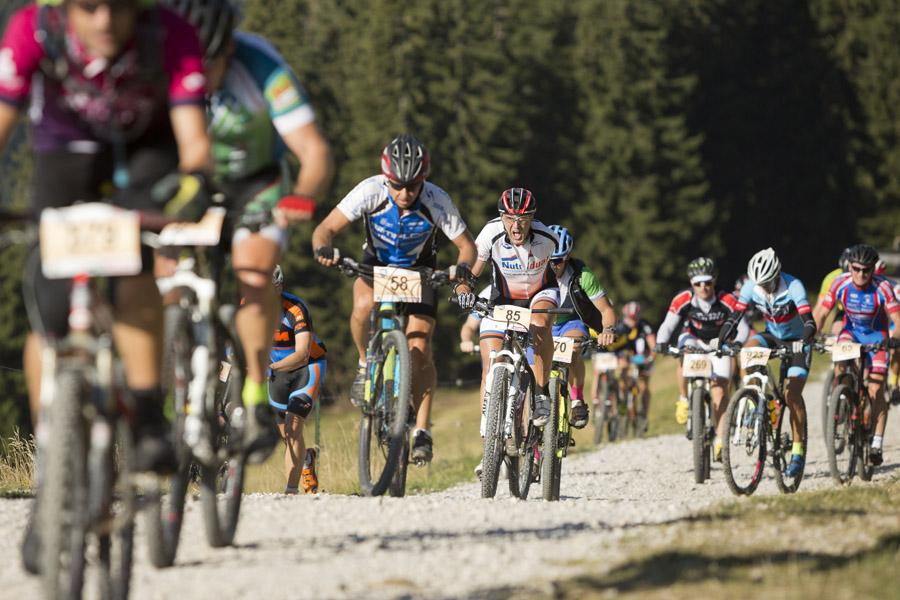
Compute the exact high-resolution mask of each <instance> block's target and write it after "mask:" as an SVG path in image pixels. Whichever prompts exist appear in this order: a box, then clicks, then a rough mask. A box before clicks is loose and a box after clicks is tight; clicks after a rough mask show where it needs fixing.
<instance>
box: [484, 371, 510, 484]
mask: <svg viewBox="0 0 900 600" xmlns="http://www.w3.org/2000/svg"><path fill="white" fill-rule="evenodd" d="M508 393H509V371H507V370H506V369H504V368H498V369H496V370H495V372H494V380H493V382H492V384H491V393H490V394H488V397H487V407H486V408H485V410H486V413H485V418H486V420H487V421H486V422H487V425H486V427H485V431H484V441H483V442H484V452H483V457H482V469H483V470H482V472H481V497H482V498H493V497H494V496H495V495H496V494H497V482H498V480H499V478H500V463H501V461H502V460H503V451H504V440H503V420H504V413H505V412H506V410H505V409H506V397H507V394H508Z"/></svg>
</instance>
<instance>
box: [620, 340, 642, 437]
mask: <svg viewBox="0 0 900 600" xmlns="http://www.w3.org/2000/svg"><path fill="white" fill-rule="evenodd" d="M645 360H646V357H645V356H643V355H641V354H635V355H632V356H630V357H629V360H628V366H627V367H625V369H623V371H622V376H621V378H620V382H621V383H622V390H621V391H620V396H622V397H623V401H622V402H619V403H618V409H619V411H618V412H619V431H620V432H621V433H622V434H623V435H624V436H626V437H631V438H636V437H638V436H640V435H643V434H644V433H646V431H647V415H645V414H644V405H643V400H642V398H641V390H640V387H639V386H638V379H639V378H640V375H641V366H642V365H644V364H645Z"/></svg>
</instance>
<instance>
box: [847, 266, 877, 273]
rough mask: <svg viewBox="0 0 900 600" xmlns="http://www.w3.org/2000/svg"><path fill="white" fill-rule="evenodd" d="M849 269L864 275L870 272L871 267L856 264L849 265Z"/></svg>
mask: <svg viewBox="0 0 900 600" xmlns="http://www.w3.org/2000/svg"><path fill="white" fill-rule="evenodd" d="M850 270H851V271H853V272H854V273H862V274H863V275H866V274H868V273H871V272H872V267H857V266H856V265H850Z"/></svg>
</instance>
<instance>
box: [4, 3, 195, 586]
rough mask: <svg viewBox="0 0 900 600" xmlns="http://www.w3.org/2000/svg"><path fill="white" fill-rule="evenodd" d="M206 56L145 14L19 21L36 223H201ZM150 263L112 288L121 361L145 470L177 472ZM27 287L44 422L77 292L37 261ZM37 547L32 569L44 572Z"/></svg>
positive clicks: (11, 82)
mask: <svg viewBox="0 0 900 600" xmlns="http://www.w3.org/2000/svg"><path fill="white" fill-rule="evenodd" d="M202 56H203V54H202V51H201V50H200V44H199V42H198V40H197V37H196V34H195V33H194V30H193V29H192V28H191V26H190V25H189V24H188V23H187V22H185V21H184V20H182V19H181V18H180V17H178V16H176V15H175V14H174V13H171V12H169V11H166V10H163V9H159V8H156V7H155V6H153V5H152V3H150V2H146V1H144V2H141V1H139V0H63V1H57V2H55V3H50V2H46V3H39V4H30V5H28V6H26V7H25V8H23V9H21V10H19V11H18V12H16V13H14V14H13V15H12V17H11V18H10V20H9V22H8V24H7V27H6V30H5V31H4V33H3V37H2V41H0V148H3V147H5V146H6V144H7V142H8V140H9V138H10V135H11V133H12V131H13V129H14V127H15V125H16V122H17V120H18V117H19V115H20V113H22V112H24V111H25V109H26V108H27V109H28V110H27V113H28V116H29V118H30V125H31V133H32V135H31V140H32V142H33V146H34V181H33V197H32V200H31V210H32V212H33V214H34V215H35V217H37V216H38V215H39V214H40V211H41V210H42V209H44V208H48V207H62V206H67V205H70V204H72V203H74V202H75V201H80V200H87V201H103V200H110V201H111V202H113V203H114V204H117V205H119V206H122V207H123V208H129V209H152V210H163V211H165V212H167V213H169V214H172V215H173V216H178V217H179V218H186V219H193V218H197V217H199V216H200V214H201V213H202V212H203V210H204V209H205V206H206V203H207V201H208V200H209V193H208V187H207V186H206V185H205V182H206V176H205V173H206V172H207V170H208V163H209V153H210V144H209V139H208V137H207V134H206V121H205V113H204V92H205V78H204V75H203V64H202ZM178 171H180V174H179V173H178ZM169 175H171V177H170V179H169V182H171V184H172V185H171V186H165V187H168V188H169V189H170V191H172V192H174V191H177V190H181V191H182V192H187V190H188V189H189V188H193V189H195V190H197V191H196V193H184V194H174V195H173V194H172V193H170V194H166V195H161V193H160V192H159V190H160V189H161V188H156V189H157V193H156V194H154V191H153V190H154V185H155V184H156V183H157V182H159V181H160V180H163V179H165V178H166V177H167V176H169ZM184 199H186V200H187V201H186V202H182V200H184ZM144 254H145V256H144V269H143V272H142V273H141V274H139V275H136V276H132V277H123V278H117V279H115V280H112V282H111V289H110V292H111V297H112V299H113V303H114V305H115V307H116V308H117V310H116V339H117V340H123V339H124V340H127V342H128V343H127V344H120V345H119V348H118V350H119V353H120V354H121V356H122V359H123V362H124V364H125V372H126V373H125V374H126V379H127V383H128V386H129V388H130V389H131V392H132V394H133V396H134V398H135V399H136V406H137V415H136V419H135V438H136V443H137V448H136V450H137V451H136V456H137V464H136V467H137V469H139V470H157V471H164V470H167V469H170V468H172V467H173V466H174V464H175V456H174V452H173V449H172V445H171V442H170V440H169V437H168V426H167V425H168V424H167V422H166V419H165V417H164V416H163V412H162V393H161V391H160V386H159V383H160V379H159V355H160V352H161V338H162V331H161V329H162V328H161V323H162V310H161V303H160V300H159V293H158V291H157V288H156V283H155V281H154V279H153V277H152V275H151V272H150V271H151V267H152V265H151V264H150V263H151V262H152V256H151V255H150V254H149V252H145V253H144ZM25 281H26V286H25V288H26V298H25V301H26V305H27V306H28V307H29V316H30V317H31V325H32V328H33V330H34V332H35V333H32V334H30V335H29V337H28V340H27V342H26V351H25V368H26V381H27V383H28V388H29V397H30V400H31V406H32V409H33V414H34V415H36V414H37V408H38V402H37V400H38V398H39V395H40V391H39V386H40V348H41V346H42V344H43V340H44V339H45V337H46V336H53V337H57V338H58V337H62V336H65V335H66V333H67V332H68V319H67V317H68V291H69V286H70V282H69V281H67V280H48V279H46V278H44V276H43V274H42V271H41V265H40V254H39V253H38V252H37V251H36V250H33V251H32V252H31V254H30V256H29V258H28V260H27V262H26V269H25ZM31 533H33V529H32V528H29V535H27V536H26V544H25V546H24V547H23V554H24V556H23V558H25V563H26V568H28V569H29V570H34V569H35V566H36V554H37V536H36V535H30V534H31ZM29 559H35V560H29Z"/></svg>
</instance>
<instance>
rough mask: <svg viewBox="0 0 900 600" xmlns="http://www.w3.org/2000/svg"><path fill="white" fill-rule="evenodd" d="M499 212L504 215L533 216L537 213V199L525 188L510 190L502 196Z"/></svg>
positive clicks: (498, 205)
mask: <svg viewBox="0 0 900 600" xmlns="http://www.w3.org/2000/svg"><path fill="white" fill-rule="evenodd" d="M497 210H498V211H500V214H503V215H533V214H534V213H535V212H537V198H535V197H534V194H532V193H531V192H530V191H529V190H526V189H525V188H509V189H508V190H504V192H503V193H502V194H500V199H499V200H497Z"/></svg>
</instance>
